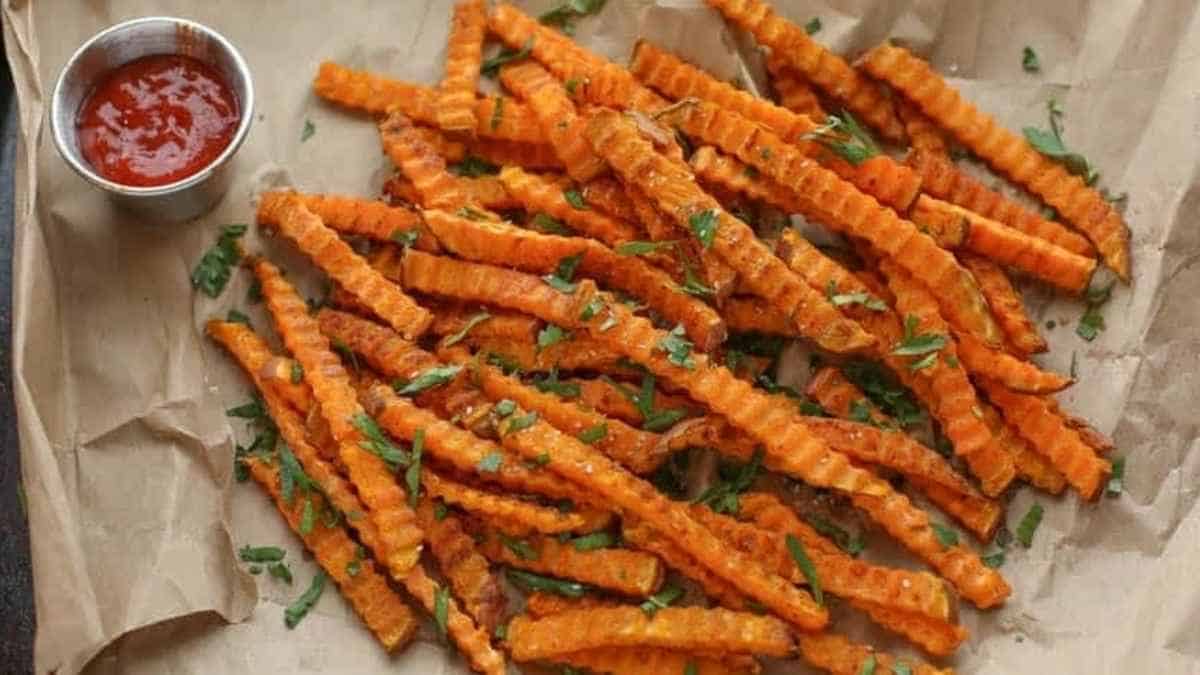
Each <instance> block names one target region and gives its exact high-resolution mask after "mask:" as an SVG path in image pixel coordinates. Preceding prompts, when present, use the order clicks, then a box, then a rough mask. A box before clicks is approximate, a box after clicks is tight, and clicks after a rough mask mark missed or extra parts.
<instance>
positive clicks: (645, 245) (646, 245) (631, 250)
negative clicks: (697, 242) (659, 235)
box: [616, 241, 676, 255]
mask: <svg viewBox="0 0 1200 675" xmlns="http://www.w3.org/2000/svg"><path fill="white" fill-rule="evenodd" d="M675 244H676V242H675V241H627V242H625V243H623V244H619V245H618V246H617V248H616V251H617V254H618V255H649V254H651V253H658V252H659V251H661V250H663V249H664V248H671V247H672V246H674V245H675Z"/></svg>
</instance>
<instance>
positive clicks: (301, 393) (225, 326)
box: [204, 321, 312, 413]
mask: <svg viewBox="0 0 1200 675" xmlns="http://www.w3.org/2000/svg"><path fill="white" fill-rule="evenodd" d="M204 328H205V332H207V333H208V335H209V336H210V337H211V338H212V339H214V340H216V341H217V342H219V343H221V345H222V346H224V347H225V349H227V350H228V351H229V353H230V354H231V355H233V358H234V359H235V360H236V361H237V362H238V365H240V366H241V367H242V369H243V370H245V371H246V374H247V375H249V376H250V377H251V378H252V379H253V380H254V383H255V385H259V388H260V389H263V390H266V389H270V390H271V391H272V392H273V393H274V394H275V395H276V396H279V397H280V398H282V399H283V400H284V401H287V403H288V404H289V405H290V406H291V407H292V409H293V410H295V411H296V412H298V413H305V412H307V411H308V409H309V407H310V406H312V391H310V390H309V388H308V385H306V384H304V382H303V381H301V382H293V381H292V372H294V371H293V370H292V369H291V368H288V369H287V375H286V376H285V377H274V376H272V375H273V374H271V373H268V372H267V369H268V368H269V367H270V366H271V364H272V363H273V362H275V361H278V360H279V358H278V357H276V356H275V355H274V354H273V353H272V352H271V348H270V347H268V346H267V343H266V342H263V339H262V338H260V337H259V336H258V335H257V334H256V333H255V332H254V331H253V330H251V329H250V327H249V326H246V325H244V324H240V323H233V322H230V321H209V322H208V323H207V324H205V326H204ZM292 363H295V362H294V361H293V362H292Z"/></svg>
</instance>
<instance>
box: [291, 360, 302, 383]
mask: <svg viewBox="0 0 1200 675" xmlns="http://www.w3.org/2000/svg"><path fill="white" fill-rule="evenodd" d="M291 380H292V384H300V383H301V382H302V381H304V366H303V365H301V363H300V362H299V361H292V372H291Z"/></svg>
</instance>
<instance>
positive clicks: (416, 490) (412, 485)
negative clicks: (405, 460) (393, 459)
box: [404, 429, 425, 509]
mask: <svg viewBox="0 0 1200 675" xmlns="http://www.w3.org/2000/svg"><path fill="white" fill-rule="evenodd" d="M424 451H425V430H424V429H417V431H416V432H415V433H414V434H413V440H412V454H411V457H412V461H410V462H409V464H408V470H407V471H405V472H404V483H405V485H407V486H408V505H409V506H411V507H413V508H414V509H415V508H417V499H418V498H419V497H420V495H421V455H422V454H423V453H424Z"/></svg>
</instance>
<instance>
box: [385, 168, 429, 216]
mask: <svg viewBox="0 0 1200 675" xmlns="http://www.w3.org/2000/svg"><path fill="white" fill-rule="evenodd" d="M381 192H382V194H383V196H384V197H385V198H386V199H387V202H388V204H390V205H392V206H400V207H403V208H408V207H416V206H420V205H421V202H422V201H423V200H422V199H421V194H420V193H419V192H417V188H416V186H414V185H413V184H412V181H410V180H409V179H408V178H407V177H405V175H404V174H403V173H402V172H400V171H399V170H397V171H396V173H395V174H394V175H393V176H392V177H391V178H389V179H387V180H386V181H384V183H383V189H382V190H381Z"/></svg>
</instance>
